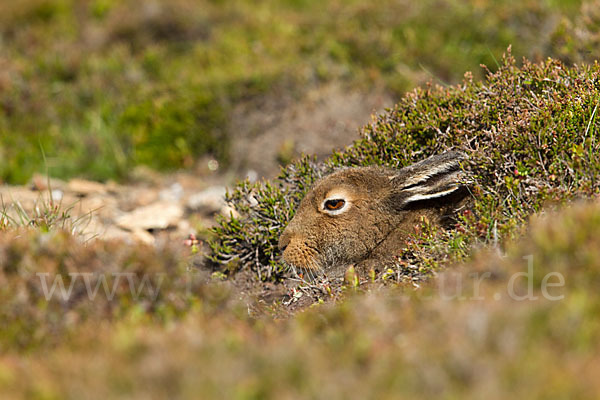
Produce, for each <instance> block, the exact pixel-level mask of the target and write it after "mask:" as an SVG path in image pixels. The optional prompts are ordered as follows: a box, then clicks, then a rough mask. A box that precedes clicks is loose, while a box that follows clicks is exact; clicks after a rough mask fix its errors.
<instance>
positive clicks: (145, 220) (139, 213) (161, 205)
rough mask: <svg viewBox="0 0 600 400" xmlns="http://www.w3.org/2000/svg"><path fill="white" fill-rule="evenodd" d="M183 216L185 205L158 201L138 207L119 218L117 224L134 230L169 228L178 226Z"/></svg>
mask: <svg viewBox="0 0 600 400" xmlns="http://www.w3.org/2000/svg"><path fill="white" fill-rule="evenodd" d="M182 217H183V207H181V206H180V205H179V204H174V203H167V202H157V203H154V204H150V205H148V206H145V207H140V208H136V209H135V210H133V211H132V212H129V213H127V214H125V215H122V216H121V217H119V218H117V221H116V222H117V225H118V226H119V227H121V228H124V229H127V230H130V231H132V232H135V231H138V230H148V229H167V228H169V227H172V226H177V223H178V222H179V220H180V219H181V218H182Z"/></svg>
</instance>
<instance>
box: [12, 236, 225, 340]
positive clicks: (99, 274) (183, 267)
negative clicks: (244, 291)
mask: <svg viewBox="0 0 600 400" xmlns="http://www.w3.org/2000/svg"><path fill="white" fill-rule="evenodd" d="M197 278H198V276H197V275H195V274H194V273H193V272H191V271H189V270H188V266H187V263H186V259H185V258H184V257H182V256H181V255H180V253H179V252H177V251H174V249H169V248H161V249H155V248H152V247H150V246H145V245H139V244H132V243H123V242H117V241H113V242H104V241H100V240H94V241H91V242H89V243H87V244H84V243H81V241H80V240H79V238H78V237H77V236H73V235H72V234H70V233H68V232H64V231H60V230H53V231H50V232H48V233H43V232H42V231H41V230H39V229H36V230H34V229H29V230H24V229H21V230H15V229H11V230H8V231H6V232H0V282H1V283H2V285H1V286H2V288H1V289H0V300H1V301H0V302H1V304H2V307H0V319H1V320H2V321H3V326H4V328H3V329H2V333H1V334H0V352H3V351H5V350H6V349H9V348H12V349H32V348H35V347H37V346H40V345H51V344H52V343H54V342H56V341H58V340H60V341H62V340H65V337H67V338H68V337H70V335H71V334H72V333H73V332H74V331H75V330H76V329H77V328H78V327H79V326H80V325H81V324H83V323H85V322H86V321H96V323H99V322H100V321H104V322H105V323H108V322H109V321H112V320H113V319H115V318H116V319H124V318H131V317H132V316H133V317H134V318H138V319H143V320H147V321H152V322H153V323H166V322H169V321H172V320H174V319H176V318H178V317H180V316H181V315H184V314H185V313H187V312H188V311H189V310H191V309H194V308H197V306H199V304H200V303H203V307H204V308H207V307H208V308H210V304H211V301H210V298H211V295H210V293H211V290H212V293H214V295H212V296H213V298H214V297H219V295H218V294H217V292H218V291H219V290H220V289H218V288H217V287H213V288H211V289H206V288H205V287H204V286H203V285H201V283H200V280H199V279H197ZM207 293H208V294H207ZM204 300H207V301H204Z"/></svg>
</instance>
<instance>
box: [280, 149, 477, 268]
mask: <svg viewBox="0 0 600 400" xmlns="http://www.w3.org/2000/svg"><path fill="white" fill-rule="evenodd" d="M462 160H464V155H463V154H462V153H459V152H456V151H451V152H446V153H443V154H441V155H437V156H433V157H430V158H428V159H426V160H423V161H421V162H419V163H416V164H413V165H411V166H408V167H405V168H402V169H400V170H396V169H390V168H383V167H356V168H347V169H343V170H340V171H337V172H334V173H332V174H330V175H328V176H325V177H324V178H322V179H320V180H319V181H317V182H316V183H315V184H314V186H313V187H312V188H311V189H310V190H309V192H308V193H307V194H306V196H305V197H304V198H303V199H302V201H301V202H300V205H299V207H298V210H297V211H296V214H295V216H294V218H292V220H291V221H290V222H289V224H288V225H287V227H286V228H285V230H284V231H283V233H282V235H281V237H280V239H279V248H280V250H282V251H283V260H284V262H285V263H286V264H287V265H289V266H291V267H292V268H293V269H294V270H298V269H299V270H301V271H303V272H305V273H306V274H308V275H309V276H314V275H321V274H323V273H327V274H328V273H335V274H336V275H338V274H339V273H340V272H343V270H344V268H345V267H347V266H349V265H350V264H354V265H355V266H356V267H357V268H358V269H359V270H362V271H367V270H369V269H371V268H374V269H375V270H377V269H378V267H384V266H385V264H386V263H388V262H393V260H394V256H397V255H398V254H399V251H400V249H401V248H402V247H403V245H404V244H405V243H406V239H407V236H408V235H409V234H410V233H411V232H414V226H415V225H416V224H418V223H419V221H420V220H421V218H422V217H423V216H425V217H427V218H428V219H429V221H431V222H432V223H438V224H441V223H443V222H444V221H447V220H448V217H451V216H452V214H453V213H454V211H455V210H456V209H457V208H458V207H459V206H460V205H461V204H462V203H464V202H465V200H466V199H467V195H468V190H467V186H466V184H465V183H464V177H465V174H464V172H463V171H462V169H461V167H460V162H461V161H462Z"/></svg>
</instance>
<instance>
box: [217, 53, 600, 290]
mask: <svg viewBox="0 0 600 400" xmlns="http://www.w3.org/2000/svg"><path fill="white" fill-rule="evenodd" d="M599 105H600V65H599V64H598V63H595V64H594V65H591V66H575V67H570V68H569V67H565V66H564V65H563V64H561V63H560V62H559V61H556V60H552V59H548V60H547V61H545V62H542V63H539V64H532V63H530V62H528V61H525V62H524V65H523V66H522V67H517V66H516V64H515V60H514V59H513V58H512V56H511V55H510V53H509V54H508V55H507V56H506V57H505V59H504V61H503V65H502V67H501V68H500V69H499V70H498V71H497V72H489V73H488V76H487V77H486V79H485V80H484V81H474V80H473V79H472V78H471V76H470V74H467V75H466V78H465V80H464V81H463V83H462V84H459V85H456V86H451V87H441V86H426V87H423V88H418V89H415V90H414V91H412V92H410V93H408V94H407V95H406V96H405V97H404V98H403V99H401V100H400V101H399V102H398V103H397V104H396V106H395V107H394V108H392V109H390V110H388V111H387V112H385V113H383V114H381V115H379V116H378V117H377V118H376V119H375V120H374V121H373V123H371V124H370V125H368V126H366V127H365V128H363V130H362V131H361V134H362V138H361V139H360V140H358V141H356V142H355V143H354V145H353V146H351V147H349V148H347V149H346V150H344V151H342V152H336V153H334V154H333V155H332V156H331V158H330V159H329V160H328V161H327V163H326V165H325V166H316V165H315V164H311V163H310V162H309V161H308V160H307V159H305V160H301V161H299V162H297V163H296V164H294V165H293V166H291V167H289V168H288V169H287V170H284V171H283V173H282V175H281V176H280V178H279V181H278V183H277V184H276V185H273V184H271V183H266V184H265V183H257V184H254V185H249V184H248V183H247V182H246V183H242V184H241V185H239V186H238V187H237V188H236V189H235V190H234V192H233V194H232V195H231V196H230V198H229V201H230V202H231V203H232V205H233V206H234V207H235V208H236V210H237V211H238V214H239V215H237V216H235V217H232V218H231V219H222V220H221V222H220V226H219V227H218V228H216V229H215V233H216V238H215V240H214V241H213V242H212V249H213V256H212V257H213V260H214V261H216V262H221V263H226V264H228V265H229V268H230V269H234V270H236V269H239V268H244V267H246V268H252V269H253V270H255V271H256V272H257V274H258V275H259V276H260V277H261V278H263V279H278V278H280V277H281V271H283V268H282V267H281V265H280V264H278V259H279V257H278V250H277V239H278V237H279V234H280V233H281V231H282V228H283V227H285V225H286V223H287V221H288V220H289V219H290V218H291V216H292V215H293V212H294V209H295V207H296V206H297V203H298V201H299V199H300V198H301V197H302V195H303V193H304V192H305V191H306V190H307V188H308V187H309V186H310V184H311V183H312V182H313V181H314V180H315V178H316V177H318V176H320V175H322V173H323V171H326V170H331V169H334V168H337V167H341V166H355V165H371V164H378V165H387V166H391V167H397V168H398V167H403V166H406V165H409V164H412V163H414V162H415V161H418V160H419V159H422V158H425V157H427V156H429V155H432V154H436V153H440V152H442V151H444V150H447V149H450V148H453V149H459V150H461V151H463V152H465V153H466V154H467V156H468V158H469V165H468V166H465V168H467V169H469V170H470V171H471V172H472V174H473V178H474V183H473V185H472V192H473V193H472V194H473V202H474V204H473V206H472V209H471V210H467V211H466V212H465V213H464V214H463V215H461V216H459V222H458V223H457V225H456V227H455V229H454V230H452V231H450V232H445V231H441V232H440V231H437V230H435V229H430V227H424V229H421V230H420V231H419V232H415V242H414V243H409V245H408V246H407V248H405V249H402V250H401V251H399V254H398V263H397V264H396V265H391V266H389V268H391V271H392V273H393V274H394V275H396V276H398V277H399V278H398V279H400V280H403V279H404V278H410V279H414V278H415V277H416V278H418V276H419V275H426V274H428V273H431V272H432V271H433V270H435V269H436V268H437V267H438V266H439V265H440V264H443V263H445V262H447V261H448V260H453V259H460V258H462V257H464V256H466V255H467V254H468V246H469V245H472V244H474V243H477V242H483V243H490V242H492V241H496V242H497V241H498V240H502V241H503V240H504V239H506V238H512V237H515V235H517V234H520V233H521V229H522V228H523V227H524V226H526V222H527V219H528V217H529V216H530V215H531V214H533V213H536V212H540V211H541V210H542V209H543V207H544V206H545V207H551V206H553V205H557V204H558V205H560V204H565V203H566V202H568V201H569V200H572V199H574V198H590V197H594V196H598V194H599V193H600V181H599V180H598V175H599V173H600V159H598V149H599V147H600V144H599V140H598V133H599V132H600V117H598V116H597V114H598V108H599ZM414 265H418V266H419V271H417V272H416V273H415V271H414V268H407V267H410V266H414ZM395 270H398V271H395ZM396 272H397V273H396ZM407 273H408V276H406V274H407ZM386 274H387V275H389V273H388V272H386Z"/></svg>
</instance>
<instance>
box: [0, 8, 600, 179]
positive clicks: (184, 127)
mask: <svg viewBox="0 0 600 400" xmlns="http://www.w3.org/2000/svg"><path fill="white" fill-rule="evenodd" d="M596 5H597V4H596ZM597 8H598V7H596V6H595V5H594V3H593V2H592V3H589V4H588V3H586V5H584V7H583V8H582V9H581V11H580V1H579V0H572V1H554V0H540V1H538V0H527V1H520V2H514V1H511V0H502V1H474V0H466V1H456V0H427V1H421V2H411V1H396V0H385V1H383V2H377V3H368V4H367V3H365V2H362V1H358V0H344V1H338V0H335V1H327V2H323V1H312V0H301V1H296V0H288V1H276V0H267V1H262V2H260V4H256V2H254V1H249V0H232V1H210V0H203V1H199V2H197V1H192V0H176V1H173V0H153V1H151V2H144V4H143V5H140V4H139V2H137V1H133V0H126V1H114V0H86V1H79V0H24V1H19V2H14V1H4V2H2V4H0V50H1V51H0V54H1V55H0V71H1V72H0V160H2V162H1V163H0V180H3V181H6V182H10V183H24V182H26V181H27V180H28V179H29V178H30V176H31V174H32V173H33V172H35V171H41V170H43V167H45V166H44V165H43V162H42V157H40V155H41V153H40V147H42V148H43V149H44V151H45V152H46V153H47V154H48V156H49V160H48V161H49V167H50V168H51V171H52V174H53V175H54V176H56V177H59V178H66V177H71V176H87V177H89V178H94V179H99V180H106V179H123V178H126V177H127V176H128V175H129V173H130V171H131V169H132V168H133V167H134V166H136V165H140V164H144V165H149V166H151V167H153V168H156V169H162V170H165V169H173V168H182V167H190V166H192V165H193V164H194V161H195V160H196V159H198V157H199V156H202V155H205V154H208V155H210V156H211V157H215V158H217V159H219V160H220V161H225V162H226V160H227V158H228V156H229V152H228V145H227V143H228V141H229V140H231V137H233V136H232V135H234V134H235V132H231V131H230V129H229V128H228V127H229V123H228V122H229V121H230V118H231V116H230V114H231V110H232V109H233V108H234V107H235V106H236V105H239V104H246V103H251V104H258V103H260V102H257V101H256V100H257V99H259V98H261V97H270V98H275V99H276V98H279V97H280V95H281V93H283V92H285V93H293V94H294V95H295V96H297V98H298V99H301V98H302V94H303V93H304V90H306V88H311V87H319V85H323V84H325V83H327V82H332V81H335V82H338V83H342V84H344V85H348V86H352V87H357V88H360V89H361V90H372V88H374V87H375V88H379V89H378V90H386V91H388V92H390V93H391V94H393V95H394V96H395V97H396V98H399V97H400V96H401V95H402V94H403V93H404V91H405V90H407V89H410V88H412V87H414V86H415V85H417V84H421V83H423V82H425V81H427V80H430V79H433V80H435V81H438V82H449V83H456V82H458V81H460V79H461V77H462V75H463V73H464V71H467V70H470V71H474V76H475V78H476V79H477V78H478V77H479V76H480V72H479V64H482V63H483V64H485V65H488V66H490V68H492V69H494V68H496V62H495V57H498V56H499V55H500V54H502V52H503V51H504V50H505V49H506V47H507V46H508V45H510V44H512V45H513V51H514V54H515V55H516V56H517V57H518V58H520V57H521V56H528V57H530V58H533V59H536V58H539V57H541V56H546V55H549V56H551V55H554V56H556V57H560V59H562V60H563V61H566V62H568V63H570V62H574V61H577V62H581V61H585V60H590V59H593V56H594V54H597V49H598V37H597V33H595V32H597V31H598V30H597V27H598V21H599V18H598V15H597V12H596V11H595V10H596V9H597ZM433 9H435V10H436V12H431V10H433ZM331 15H338V16H341V17H340V18H331ZM432 26H435V29H431V27H432ZM253 101H254V102H253Z"/></svg>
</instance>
